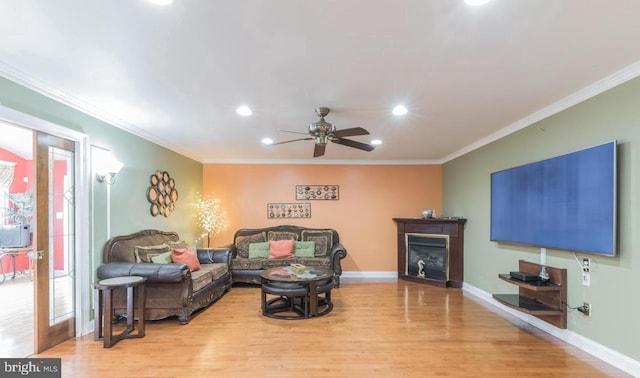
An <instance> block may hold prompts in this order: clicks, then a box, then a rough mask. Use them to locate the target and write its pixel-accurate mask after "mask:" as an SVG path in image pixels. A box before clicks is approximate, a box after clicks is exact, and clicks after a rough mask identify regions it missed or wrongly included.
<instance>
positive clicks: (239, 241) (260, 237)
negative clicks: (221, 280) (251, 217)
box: [236, 232, 267, 259]
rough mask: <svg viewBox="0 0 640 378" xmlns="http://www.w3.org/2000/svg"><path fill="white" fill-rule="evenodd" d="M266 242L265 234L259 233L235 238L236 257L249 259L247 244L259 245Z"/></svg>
mask: <svg viewBox="0 0 640 378" xmlns="http://www.w3.org/2000/svg"><path fill="white" fill-rule="evenodd" d="M266 241H267V234H266V233H264V232H260V233H257V234H253V235H245V236H238V237H236V249H237V250H238V256H240V257H244V258H245V259H246V258H247V257H249V244H251V243H260V242H266Z"/></svg>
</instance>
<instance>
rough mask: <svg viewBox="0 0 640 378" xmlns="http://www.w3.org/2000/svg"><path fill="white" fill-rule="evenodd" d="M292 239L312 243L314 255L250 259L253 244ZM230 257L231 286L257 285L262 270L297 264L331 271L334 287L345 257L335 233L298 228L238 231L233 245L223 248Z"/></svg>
mask: <svg viewBox="0 0 640 378" xmlns="http://www.w3.org/2000/svg"><path fill="white" fill-rule="evenodd" d="M283 239H294V240H296V241H304V242H307V241H313V242H314V246H315V251H314V252H312V255H313V256H312V257H311V256H310V257H293V258H280V259H269V258H249V248H250V245H251V244H252V243H264V242H267V241H269V240H283ZM225 248H227V249H228V250H229V251H230V254H231V276H232V277H233V282H234V283H236V282H243V283H251V284H260V273H262V271H263V270H265V269H269V268H273V267H277V266H288V265H290V264H292V263H299V264H302V265H306V266H321V267H327V268H330V269H331V270H332V271H333V281H334V285H335V287H339V286H340V275H341V274H342V266H341V265H340V261H341V260H342V259H344V258H345V257H347V250H346V249H345V248H344V246H343V245H342V244H341V243H340V238H339V236H338V233H337V232H336V231H335V230H333V229H318V228H306V227H299V226H274V227H267V228H258V229H240V230H238V231H236V233H235V235H234V237H233V244H230V245H228V246H226V247H225Z"/></svg>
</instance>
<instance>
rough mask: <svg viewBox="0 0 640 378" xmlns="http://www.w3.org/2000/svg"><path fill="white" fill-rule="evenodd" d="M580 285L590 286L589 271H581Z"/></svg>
mask: <svg viewBox="0 0 640 378" xmlns="http://www.w3.org/2000/svg"><path fill="white" fill-rule="evenodd" d="M582 285H583V286H591V273H588V272H582Z"/></svg>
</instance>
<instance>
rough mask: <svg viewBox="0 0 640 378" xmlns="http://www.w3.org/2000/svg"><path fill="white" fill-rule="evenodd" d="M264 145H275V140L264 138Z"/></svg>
mask: <svg viewBox="0 0 640 378" xmlns="http://www.w3.org/2000/svg"><path fill="white" fill-rule="evenodd" d="M262 144H273V139H271V138H262Z"/></svg>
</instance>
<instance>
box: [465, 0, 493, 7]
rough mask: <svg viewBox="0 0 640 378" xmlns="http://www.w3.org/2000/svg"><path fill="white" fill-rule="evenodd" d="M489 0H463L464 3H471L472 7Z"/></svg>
mask: <svg viewBox="0 0 640 378" xmlns="http://www.w3.org/2000/svg"><path fill="white" fill-rule="evenodd" d="M489 1H491V0H464V3H465V4H467V5H471V6H472V7H477V6H480V5H485V4H486V3H488V2H489Z"/></svg>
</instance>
